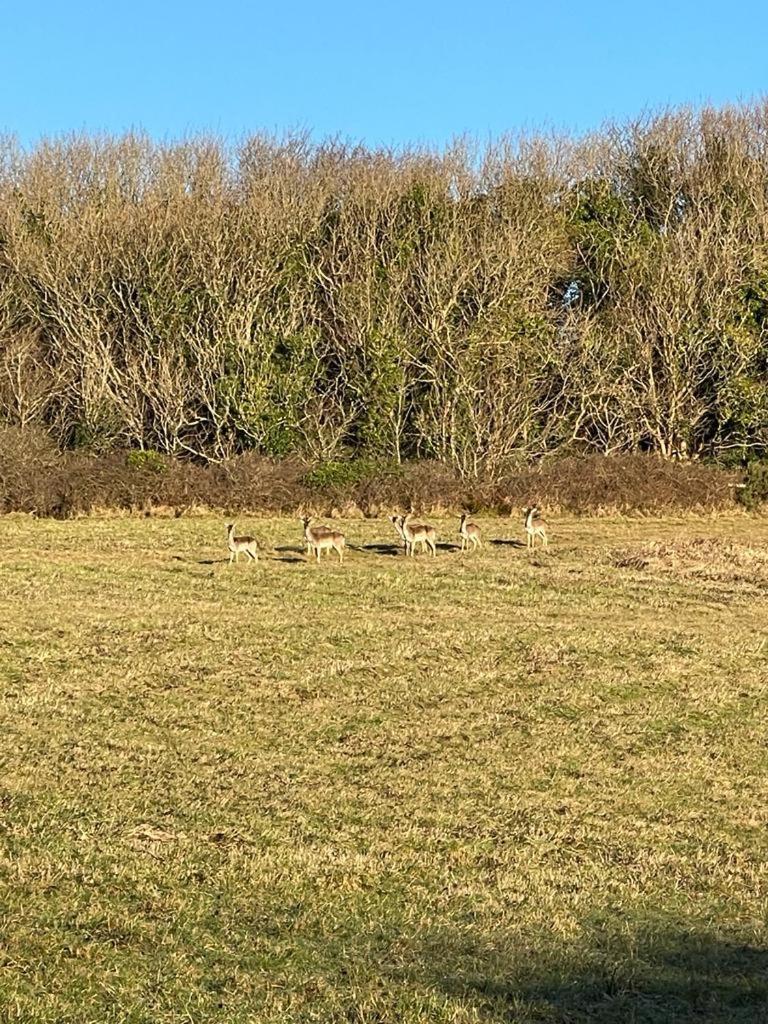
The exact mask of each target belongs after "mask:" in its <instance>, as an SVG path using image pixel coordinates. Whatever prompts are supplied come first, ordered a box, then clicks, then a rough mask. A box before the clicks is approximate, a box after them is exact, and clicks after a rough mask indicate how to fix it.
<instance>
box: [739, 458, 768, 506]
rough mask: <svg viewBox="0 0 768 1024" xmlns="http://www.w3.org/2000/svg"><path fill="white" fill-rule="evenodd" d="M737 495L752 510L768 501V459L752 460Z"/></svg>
mask: <svg viewBox="0 0 768 1024" xmlns="http://www.w3.org/2000/svg"><path fill="white" fill-rule="evenodd" d="M737 495H738V499H739V501H740V502H741V504H742V505H744V507H745V508H748V509H750V510H751V509H756V508H758V507H759V506H760V505H764V504H766V502H768V459H759V460H758V461H756V462H750V464H749V465H748V466H747V470H746V473H745V474H744V483H743V485H742V486H741V487H740V488H739V489H738V491H737Z"/></svg>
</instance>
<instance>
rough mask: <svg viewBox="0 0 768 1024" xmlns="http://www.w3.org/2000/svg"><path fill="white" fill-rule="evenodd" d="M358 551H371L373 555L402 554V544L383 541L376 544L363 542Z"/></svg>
mask: <svg viewBox="0 0 768 1024" xmlns="http://www.w3.org/2000/svg"><path fill="white" fill-rule="evenodd" d="M359 550H360V551H371V552H373V554H374V555H402V554H404V550H403V546H402V544H387V543H385V542H383V541H382V542H381V543H377V544H363V545H362V546H361V547H360V549H359Z"/></svg>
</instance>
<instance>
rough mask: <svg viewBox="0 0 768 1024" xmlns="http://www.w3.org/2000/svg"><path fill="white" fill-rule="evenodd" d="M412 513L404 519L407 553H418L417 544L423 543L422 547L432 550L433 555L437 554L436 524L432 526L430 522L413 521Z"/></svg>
mask: <svg viewBox="0 0 768 1024" xmlns="http://www.w3.org/2000/svg"><path fill="white" fill-rule="evenodd" d="M411 518H412V517H411V513H410V512H409V513H408V515H407V516H406V517H405V519H403V521H402V529H403V540H404V541H405V553H406V554H407V555H408V554H409V555H411V557H413V556H414V555H415V554H416V545H417V544H421V545H422V547H424V548H426V549H427V550H431V551H432V555H433V556H434V555H436V554H437V544H436V538H437V531H436V530H435V528H434V526H430V525H429V523H413V522H411Z"/></svg>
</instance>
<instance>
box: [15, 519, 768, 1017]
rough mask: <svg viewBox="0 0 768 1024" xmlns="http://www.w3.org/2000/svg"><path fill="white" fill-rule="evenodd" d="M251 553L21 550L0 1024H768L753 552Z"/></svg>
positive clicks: (213, 528)
mask: <svg viewBox="0 0 768 1024" xmlns="http://www.w3.org/2000/svg"><path fill="white" fill-rule="evenodd" d="M481 522H482V521H481ZM239 525H240V526H241V527H243V529H246V531H247V532H250V533H254V534H255V535H256V536H257V537H259V538H260V539H261V540H262V543H263V545H264V553H263V555H262V558H261V560H260V562H259V564H258V565H257V566H251V565H247V564H245V563H244V562H243V563H241V564H240V565H239V566H237V567H230V566H229V565H228V552H227V550H226V539H225V533H224V525H223V522H220V521H218V520H213V519H181V520H170V519H168V520H165V519H147V520H142V519H129V518H126V519H103V520H80V521H75V522H65V523H62V522H52V521H40V522H38V521H33V520H27V519H24V518H7V519H5V520H0V541H1V542H2V546H1V550H0V571H1V572H2V584H3V591H2V625H1V627H0V629H1V632H0V640H1V641H2V644H1V646H0V680H1V681H2V691H1V692H2V699H1V702H0V715H1V716H2V722H1V724H2V736H3V743H2V748H0V749H1V752H0V764H1V765H2V778H1V780H0V809H1V812H2V817H1V818H0V851H2V860H1V861H0V869H1V871H2V875H1V876H0V878H1V882H0V885H1V886H2V888H1V891H0V913H1V914H2V945H1V946H0V955H1V956H2V959H1V960H0V964H2V970H1V971H0V1019H2V1020H9V1021H34V1022H41V1024H47V1022H51V1024H53V1022H56V1024H59V1022H66V1021H72V1022H78V1024H80V1022H86V1021H88V1022H102V1021H104V1022H112V1021H114V1022H118V1021H119V1022H122V1021H131V1022H133V1021H137V1022H138V1021H142V1022H152V1024H159V1022H160V1024H165V1022H176V1021H179V1022H181V1021H194V1022H198V1021H222V1022H230V1021H231V1022H235V1024H239V1022H245V1021H258V1022H265V1024H272V1022H292V1021H344V1022H348V1021H357V1022H360V1024H364V1022H379V1024H381V1022H400V1021H405V1022H416V1021H419V1022H421V1021H440V1022H449V1021H450V1022H469V1021H492V1022H501V1021H542V1020H543V1021H547V1020H548V1021H563V1022H565V1021H575V1020H578V1021H581V1020H584V1021H587V1020H589V1021H595V1020H596V1021H602V1022H607V1021H611V1022H617V1024H618V1022H623V1021H629V1020H636V1021H658V1022H662V1021H665V1022H666V1021H670V1020H681V1021H691V1022H693V1021H701V1020H711V1021H723V1022H725V1021H744V1022H746V1021H750V1022H751V1021H756V1020H762V1019H768V1012H767V1010H766V1007H767V1006H768V944H767V942H766V939H767V937H768V936H767V935H766V932H767V931H768V929H767V928H766V899H767V898H768V888H767V887H766V867H765V865H766V856H767V855H768V841H767V840H768V833H767V831H766V827H767V826H768V809H767V805H766V790H765V774H766V762H767V761H768V757H767V755H766V724H765V723H766V696H767V692H766V691H767V690H768V643H767V642H766V622H768V615H767V613H768V568H767V567H768V561H766V552H768V523H766V521H765V520H759V519H756V518H752V519H750V518H747V517H744V516H742V517H737V518H734V519H732V520H729V519H725V518H720V519H706V520H704V519H701V520H694V519H687V520H683V519H681V520H664V521H661V522H658V521H652V520H648V521H635V522H632V521H619V520H615V521H611V520H581V521H579V520H571V521H568V522H562V523H555V524H554V526H553V529H552V533H553V536H552V551H551V554H550V555H549V556H545V555H538V554H537V555H536V556H535V557H530V556H529V555H528V554H527V553H526V551H525V549H524V547H522V544H523V536H522V531H521V529H520V525H519V523H518V522H517V521H516V520H515V521H514V522H512V521H508V520H493V519H488V520H486V521H484V522H482V525H483V527H484V535H485V540H486V543H485V546H484V548H483V550H482V552H480V553H478V554H474V555H461V554H459V552H458V550H453V549H448V548H447V547H445V546H444V547H442V548H441V549H440V550H439V552H438V557H437V558H436V559H431V558H428V557H426V556H419V557H417V558H415V559H406V558H405V557H404V556H403V555H402V553H401V552H400V551H399V549H398V548H397V546H396V538H395V536H394V532H393V531H392V529H391V526H390V524H389V523H387V522H385V521H380V522H373V521H359V522H354V523H346V524H344V528H345V530H346V532H347V537H348V542H349V544H350V545H351V550H349V552H348V557H347V559H345V564H344V566H341V567H340V566H339V565H338V564H337V563H336V562H335V561H334V560H333V558H327V559H326V558H325V557H324V559H323V562H322V564H321V565H320V566H317V565H315V564H313V563H312V562H308V561H307V560H306V559H305V556H304V554H303V545H302V538H301V526H300V524H299V523H298V522H296V521H290V522H289V521H279V522H278V521H268V520H262V521H259V520H256V521H253V522H247V521H244V520H243V521H241V522H240V524H239ZM439 525H440V527H441V530H442V533H441V537H442V539H443V541H444V542H446V543H450V544H455V545H456V546H457V547H458V536H457V535H456V523H455V522H453V521H451V522H450V523H448V522H444V523H440V524H439ZM699 538H702V539H704V540H701V541H698V540H697V539H699ZM491 540H498V541H503V542H504V543H497V544H493V543H490V541H491ZM507 542H509V543H507ZM761 1015H762V1016H761Z"/></svg>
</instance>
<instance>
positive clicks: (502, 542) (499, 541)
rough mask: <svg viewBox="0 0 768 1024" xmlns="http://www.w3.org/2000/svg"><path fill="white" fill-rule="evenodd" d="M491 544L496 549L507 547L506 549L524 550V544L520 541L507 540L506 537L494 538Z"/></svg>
mask: <svg viewBox="0 0 768 1024" xmlns="http://www.w3.org/2000/svg"><path fill="white" fill-rule="evenodd" d="M490 543H491V544H493V545H495V546H496V547H499V548H500V547H507V548H524V547H525V544H524V543H523V541H521V540H507V539H506V537H495V538H494V539H493V540H492V541H491V542H490Z"/></svg>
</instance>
